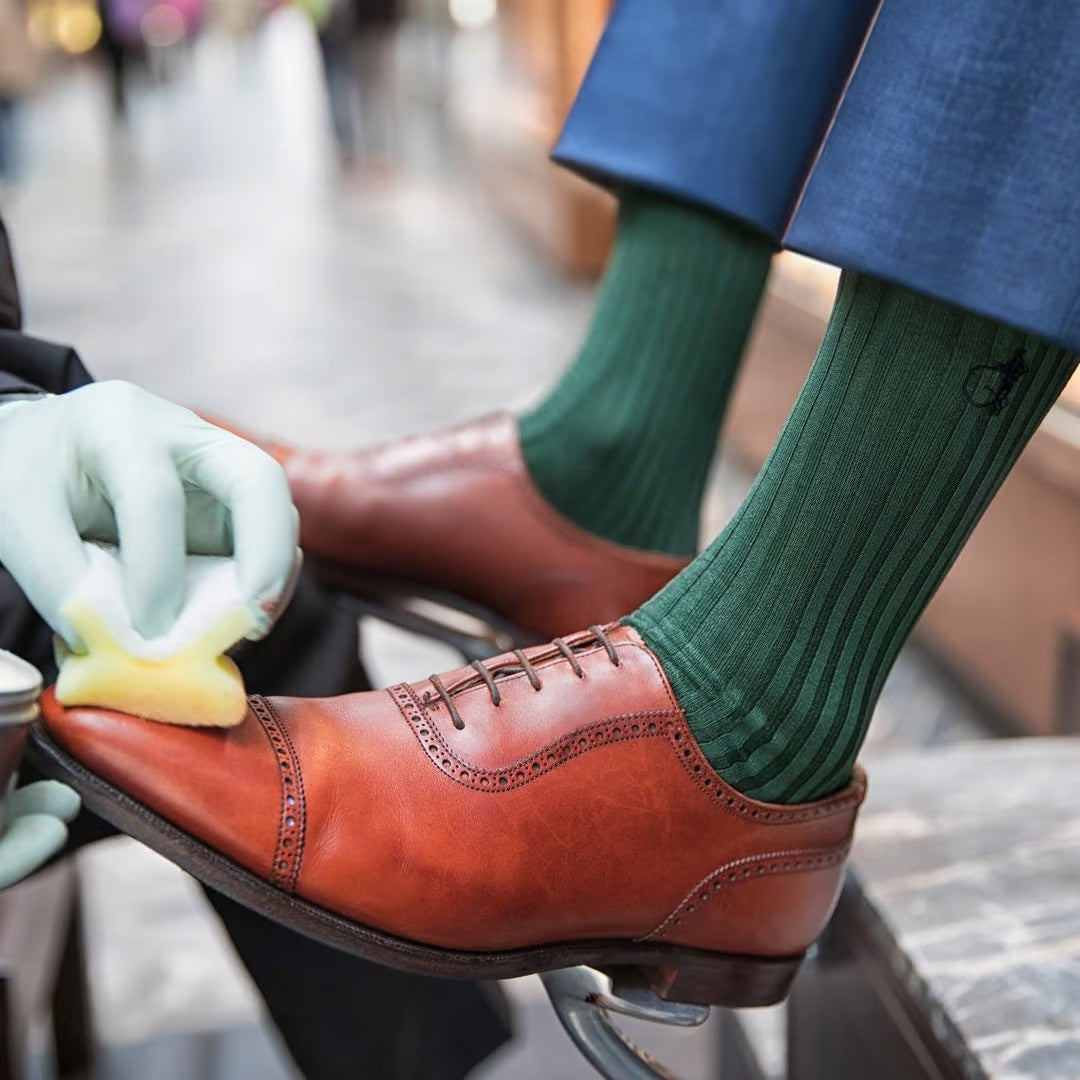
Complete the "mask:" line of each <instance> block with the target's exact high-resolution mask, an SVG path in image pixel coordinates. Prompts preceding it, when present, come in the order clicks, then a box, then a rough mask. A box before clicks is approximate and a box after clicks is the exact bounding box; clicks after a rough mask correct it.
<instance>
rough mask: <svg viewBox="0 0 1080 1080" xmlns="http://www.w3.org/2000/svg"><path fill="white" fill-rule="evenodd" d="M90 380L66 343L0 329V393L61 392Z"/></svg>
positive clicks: (87, 373) (73, 351)
mask: <svg viewBox="0 0 1080 1080" xmlns="http://www.w3.org/2000/svg"><path fill="white" fill-rule="evenodd" d="M92 381H93V379H92V378H91V377H90V373H89V372H88V371H87V370H86V368H85V367H84V366H83V363H82V361H81V360H80V359H79V355H78V353H76V352H75V350H74V349H72V348H71V347H70V346H68V345H54V344H53V343H52V342H50V341H42V340H41V339H40V338H34V337H30V336H29V335H27V334H21V333H19V332H18V331H17V330H0V395H3V394H11V393H27V392H33V391H34V390H44V391H46V392H47V393H50V394H63V393H66V392H67V391H68V390H75V389H77V388H78V387H80V386H85V385H86V384H87V383H89V382H92Z"/></svg>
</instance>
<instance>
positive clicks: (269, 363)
mask: <svg viewBox="0 0 1080 1080" xmlns="http://www.w3.org/2000/svg"><path fill="white" fill-rule="evenodd" d="M476 48H477V46H476V43H475V42H474V43H472V44H470V49H472V50H473V52H472V55H474V56H475V55H476V52H475V50H476ZM401 52H402V56H403V57H404V59H405V61H406V63H405V65H404V66H403V70H402V75H403V78H402V90H401V115H402V117H403V118H404V123H405V125H406V126H405V129H404V137H403V139H402V144H403V147H404V149H403V153H402V159H401V161H400V162H399V166H398V168H397V170H396V174H395V176H394V177H393V178H392V179H387V178H380V179H368V180H365V179H363V178H350V179H342V178H341V177H340V176H339V175H338V174H337V171H336V168H335V165H334V161H333V157H332V154H331V151H330V147H329V142H328V139H327V137H326V134H325V113H324V104H323V99H322V96H321V88H320V84H319V80H318V73H317V67H316V54H315V50H314V46H313V43H312V41H311V38H310V34H309V33H308V32H307V29H306V27H305V25H304V24H303V23H302V21H301V18H300V16H298V15H297V14H296V13H295V12H289V11H285V12H282V13H280V14H279V15H277V16H275V17H274V18H273V19H272V20H271V22H270V24H269V25H267V26H266V27H265V28H264V31H263V32H262V34H261V35H260V37H259V38H258V39H257V40H255V41H253V42H248V43H242V44H239V45H238V44H235V43H232V42H230V41H227V40H225V39H221V38H208V39H207V40H204V41H203V42H201V43H200V44H199V45H198V46H197V47H196V48H195V50H194V51H193V52H192V53H191V55H190V56H189V57H186V58H180V59H179V61H178V62H177V63H176V64H175V65H174V66H175V71H174V73H173V79H172V80H171V81H170V82H168V83H165V84H159V85H149V84H147V85H143V86H141V87H139V88H137V93H136V94H135V96H134V99H133V108H132V117H131V124H130V128H129V130H128V131H127V132H116V131H113V130H111V129H110V126H109V123H108V119H107V111H106V99H105V93H104V88H103V86H102V85H101V83H100V82H99V81H98V79H97V77H96V74H95V73H94V72H93V71H92V70H89V69H85V68H79V69H75V70H72V71H68V72H64V73H62V74H61V75H59V76H58V77H57V78H56V79H54V80H53V82H52V83H51V84H50V86H49V87H48V88H47V90H46V91H45V92H44V93H43V95H42V96H41V97H40V98H39V99H38V100H36V101H35V102H34V103H33V104H32V105H31V106H30V107H29V108H28V109H27V110H26V111H25V114H24V116H23V118H22V134H23V143H24V146H25V151H26V165H25V175H24V178H23V179H22V181H21V182H20V183H19V184H17V185H15V187H14V188H12V189H11V190H9V191H8V192H7V193H6V194H5V197H4V209H5V214H6V216H7V218H8V221H9V224H10V226H11V228H12V230H13V233H14V238H15V246H16V250H17V256H18V261H19V265H20V269H21V272H22V277H23V283H24V290H25V294H26V307H27V312H28V322H29V327H30V329H32V330H33V331H34V332H36V333H39V334H41V335H42V336H49V337H53V338H56V339H60V340H65V341H71V342H74V343H76V344H77V345H78V347H79V348H80V350H81V352H82V354H83V356H84V358H85V360H86V361H87V363H88V364H89V366H90V367H91V369H92V370H93V371H94V372H95V373H96V375H97V376H98V377H100V378H125V379H131V380H133V381H136V382H139V383H140V384H142V385H143V386H145V387H147V388H149V389H151V390H154V391H156V392H158V393H160V394H162V395H164V396H167V397H170V398H173V399H175V400H178V401H181V402H185V403H189V404H191V405H192V406H194V407H197V408H200V409H204V410H208V411H212V412H214V413H217V414H219V415H223V416H228V417H232V418H234V419H236V420H238V421H242V422H244V423H246V424H249V425H252V426H254V427H256V428H259V429H262V430H265V431H268V432H273V433H276V434H280V435H283V436H287V437H289V438H292V439H296V440H301V441H306V442H309V443H313V444H320V445H324V446H348V445H359V444H362V443H368V442H373V441H376V440H379V439H382V438H385V437H388V436H393V435H396V434H399V433H404V432H411V431H419V430H424V429H434V428H437V427H440V426H443V425H446V424H449V423H452V422H455V421H458V420H462V419H466V418H469V417H473V416H476V415H478V414H480V413H483V412H485V411H489V410H491V409H495V408H501V407H506V406H511V407H517V406H520V405H522V404H524V403H526V402H528V401H529V400H530V399H532V398H533V397H534V396H535V395H536V394H538V393H539V392H540V390H541V389H542V388H543V386H544V385H545V384H547V383H549V382H550V381H551V380H552V379H553V378H554V376H555V375H556V373H557V372H558V370H559V369H560V367H561V366H562V364H563V363H564V362H565V359H566V358H567V357H568V356H569V354H570V352H571V350H572V347H573V344H574V341H575V340H576V338H577V336H578V335H579V333H580V330H581V327H582V326H583V324H584V321H585V319H586V317H587V312H588V306H589V299H590V292H589V290H588V289H587V288H584V287H582V286H575V285H570V284H567V283H566V282H564V281H562V280H561V279H559V278H558V277H557V276H556V275H555V274H554V273H553V272H552V271H551V270H550V269H549V268H548V267H546V266H545V265H543V264H541V263H539V262H538V261H536V260H535V259H534V258H533V257H532V255H531V254H530V253H529V252H528V251H526V250H524V249H523V248H522V247H521V245H520V243H519V241H518V238H517V237H516V235H515V234H513V233H512V232H511V231H509V229H508V228H507V226H506V225H505V224H504V223H503V222H502V221H501V220H500V219H499V218H497V217H496V216H495V215H494V214H493V212H492V211H491V210H490V208H489V207H488V206H487V205H486V204H485V202H484V200H483V197H482V195H481V194H480V193H479V192H478V191H477V190H476V189H475V188H473V187H472V186H471V185H470V184H469V183H468V182H467V177H466V176H465V174H464V173H463V171H462V170H461V169H460V168H459V167H458V165H457V163H456V161H455V155H454V151H453V141H452V139H449V138H448V137H447V129H446V126H445V103H446V101H447V99H448V98H449V97H452V87H453V82H452V78H453V75H454V71H455V67H454V64H455V56H454V52H453V50H450V51H446V50H445V49H444V48H443V45H442V44H441V43H440V39H438V38H435V37H431V36H427V35H425V34H424V33H419V32H414V33H412V34H411V35H410V36H408V37H407V38H406V40H405V41H404V42H403V43H402V49H401ZM448 73H449V76H450V79H451V81H450V82H449V83H447V81H446V79H447V74H448ZM746 480H747V478H746V477H744V476H741V475H739V474H738V473H737V472H735V471H734V470H732V469H730V468H728V467H726V466H725V467H723V468H721V469H720V470H719V472H718V476H717V479H716V481H715V483H714V486H713V490H712V491H711V494H710V504H709V513H708V519H709V523H710V527H711V528H713V529H715V528H716V527H718V525H719V524H720V523H722V521H723V520H724V519H725V518H726V516H727V514H728V513H730V511H731V509H733V507H734V505H736V504H737V502H738V500H739V498H741V495H742V492H743V490H744V488H745V484H746ZM368 646H369V648H370V649H371V652H372V666H373V669H374V671H375V673H376V674H377V676H378V677H379V678H380V679H383V680H390V679H394V678H398V677H405V676H414V675H415V672H416V670H424V671H428V670H437V669H438V668H439V667H440V666H446V665H447V662H448V661H449V660H451V659H452V658H450V657H447V656H446V655H445V654H441V655H440V654H439V653H438V650H437V648H435V647H432V646H430V645H423V644H417V643H416V642H415V641H413V640H409V639H405V638H403V637H402V636H401V635H399V634H397V633H395V632H393V631H389V630H376V631H375V632H373V633H371V634H369V635H368ZM425 665H426V666H425ZM913 703H914V707H913ZM972 730H974V729H973V728H972V725H971V721H970V718H968V717H966V714H965V712H964V708H963V705H962V703H959V702H958V701H957V700H956V698H955V697H954V696H953V695H952V694H951V693H950V692H949V691H948V689H947V688H945V687H942V686H941V685H940V683H939V682H938V681H936V680H935V679H934V678H933V677H932V673H928V671H927V669H926V667H925V665H924V664H923V663H922V662H921V661H920V660H919V659H918V657H917V656H915V655H913V654H906V655H905V657H904V659H903V661H902V663H901V664H900V665H899V667H898V671H897V674H896V675H895V676H894V679H893V680H892V681H891V682H890V685H889V689H888V690H887V692H886V695H885V698H884V702H883V707H882V710H881V711H880V715H879V717H878V718H877V720H876V721H875V726H874V735H872V738H873V739H875V740H876V741H878V742H881V741H885V742H893V741H901V742H903V741H911V740H914V741H924V740H926V741H932V740H936V739H939V738H943V737H944V738H948V737H954V736H955V735H956V734H957V733H966V732H970V731H972ZM879 733H880V734H879ZM83 869H84V872H85V881H86V886H87V890H88V918H89V921H90V929H91V933H90V942H91V948H92V956H91V960H92V976H93V981H94V990H95V998H96V1004H97V1010H96V1022H97V1026H98V1032H99V1038H100V1040H101V1042H102V1045H103V1048H104V1051H103V1056H102V1073H101V1074H102V1076H104V1077H107V1078H109V1080H121V1078H124V1080H127V1078H132V1080H135V1078H139V1080H141V1078H144V1077H146V1076H151V1075H152V1076H154V1077H155V1080H173V1078H175V1080H186V1078H191V1077H197V1078H198V1080H218V1078H220V1080H240V1078H245V1080H246V1078H248V1077H252V1078H255V1077H258V1078H259V1080H278V1078H282V1080H283V1078H285V1077H288V1076H290V1075H293V1073H292V1071H291V1067H290V1066H289V1065H288V1064H287V1063H286V1062H285V1060H284V1059H283V1057H282V1055H281V1052H280V1048H279V1046H278V1044H277V1042H276V1037H275V1036H274V1034H273V1032H272V1031H271V1030H270V1029H269V1028H268V1026H267V1025H266V1024H265V1022H264V1020H263V1013H262V1008H261V1004H260V1002H259V1000H258V997H257V995H256V994H255V992H254V990H253V988H252V987H251V986H250V984H249V983H248V982H247V980H246V977H245V976H244V975H243V973H242V972H241V970H240V968H239V965H238V964H237V962H236V960H235V959H234V958H233V957H232V955H231V953H230V951H229V948H228V945H227V942H226V940H225V938H224V936H223V934H222V932H221V930H220V928H219V927H218V925H217V924H216V922H215V921H214V919H213V918H212V917H211V916H210V915H209V914H208V912H207V910H206V908H205V905H204V903H203V901H202V898H201V896H200V895H199V893H198V891H197V889H195V888H194V886H193V884H192V883H191V882H190V881H189V880H188V879H186V878H185V877H184V876H183V875H182V874H180V873H179V872H178V871H176V870H175V869H174V868H172V867H171V866H170V865H168V864H167V863H165V862H163V861H162V860H160V859H158V858H157V857H155V856H153V855H151V854H150V853H149V852H147V851H145V850H143V849H141V848H139V847H138V846H137V845H134V844H133V843H131V842H129V841H126V840H115V841H109V842H107V843H105V844H102V845H99V846H98V847H97V849H95V850H94V851H91V852H87V853H85V854H84V856H83ZM511 993H512V995H513V997H514V999H515V1001H516V1002H517V1004H518V1019H519V1026H520V1029H521V1036H520V1037H519V1039H518V1040H517V1042H516V1043H515V1045H514V1046H513V1047H511V1048H509V1049H508V1050H507V1051H505V1052H504V1053H503V1054H501V1055H500V1056H499V1058H498V1059H497V1060H496V1061H494V1062H492V1063H491V1064H490V1065H489V1066H487V1067H485V1069H483V1070H482V1072H481V1075H482V1077H483V1078H484V1080H509V1078H511V1077H513V1078H514V1080H528V1078H530V1077H537V1078H539V1077H545V1078H548V1080H559V1078H567V1080H571V1078H578V1077H582V1078H585V1077H588V1076H591V1075H592V1073H591V1071H590V1070H589V1069H588V1067H586V1066H585V1065H584V1064H583V1063H582V1062H581V1060H580V1059H579V1058H578V1057H577V1056H576V1054H575V1053H574V1051H573V1050H572V1048H571V1047H570V1045H569V1043H568V1042H567V1041H566V1039H565V1037H564V1036H563V1035H562V1033H561V1031H560V1030H559V1029H558V1028H557V1025H556V1023H555V1021H554V1019H553V1016H552V1014H551V1011H550V1009H549V1008H548V1007H547V1005H546V1003H545V1001H544V999H543V997H542V992H541V991H540V989H539V985H538V983H537V982H536V980H522V981H519V982H517V983H515V984H513V986H512V987H511ZM649 1045H651V1046H655V1048H656V1049H657V1050H658V1051H662V1052H664V1053H665V1054H666V1055H667V1056H668V1058H669V1059H670V1060H672V1061H673V1063H675V1064H677V1065H678V1068H679V1069H680V1071H681V1074H682V1075H683V1076H685V1077H687V1078H688V1080H694V1078H698V1077H700V1078H704V1077H706V1076H709V1075H712V1071H713V1066H712V1061H713V1055H714V1051H715V1046H714V1036H712V1035H711V1034H710V1033H709V1032H708V1031H706V1032H695V1033H691V1034H686V1033H677V1034H674V1035H672V1036H670V1037H669V1038H667V1039H666V1040H664V1041H663V1043H662V1044H656V1043H653V1044H649ZM364 1075H366V1074H365V1072H364V1069H363V1066H362V1064H361V1063H358V1067H357V1076H358V1077H359V1076H364Z"/></svg>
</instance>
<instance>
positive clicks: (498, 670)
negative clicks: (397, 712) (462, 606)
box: [424, 626, 619, 731]
mask: <svg viewBox="0 0 1080 1080" xmlns="http://www.w3.org/2000/svg"><path fill="white" fill-rule="evenodd" d="M588 633H589V635H590V636H589V637H583V638H582V639H581V640H580V641H575V642H574V644H573V645H571V644H569V643H568V642H567V641H566V640H565V639H564V638H555V640H554V641H552V643H551V644H550V645H547V646H542V647H541V651H540V652H534V655H533V656H532V658H531V659H530V658H529V657H528V656H526V655H525V653H524V651H523V650H521V649H515V650H514V651H513V656H514V659H513V660H504V661H501V662H498V663H492V664H491V665H490V666H488V664H485V663H484V662H483V661H481V660H474V661H473V662H472V663H471V664H470V665H469V666H470V667H471V668H472V669H473V670H474V671H475V672H476V678H467V679H465V680H464V681H463V682H461V683H458V685H457V686H455V687H454V688H453V689H452V690H451V689H447V687H446V684H445V683H444V682H443V681H442V679H441V678H439V676H438V675H431V676H429V681H430V682H431V685H432V686H433V687H434V688H435V694H434V695H431V694H425V695H424V699H425V701H431V700H432V698H433V696H434V697H438V698H439V700H440V701H442V703H443V704H444V705H445V706H446V708H447V709H448V710H449V712H450V719H451V720H452V721H453V722H454V727H456V728H457V729H458V731H461V730H462V729H463V728H464V727H465V721H464V720H462V719H461V714H460V713H459V712H458V709H457V706H456V705H455V704H454V695H455V694H460V693H461V692H462V691H464V690H472V689H474V688H475V687H477V686H480V685H484V686H486V687H487V688H488V693H490V694H491V701H492V704H493V705H495V706H496V708H497V707H498V706H499V705H500V704H501V703H502V692H501V691H500V690H499V686H498V683H497V681H496V680H497V679H500V678H505V677H506V676H507V675H516V674H519V673H521V672H524V674H525V675H526V677H527V678H528V680H529V684H530V685H531V686H532V688H533V690H535V691H536V692H537V693H539V692H540V691H541V690H543V688H544V684H543V681H542V680H541V678H540V675H539V673H538V672H537V670H536V665H537V664H540V663H544V662H545V661H548V660H553V659H555V658H557V657H562V659H564V660H566V661H567V662H568V663H569V664H570V666H571V668H572V669H573V672H574V674H575V675H576V676H577V677H578V678H579V679H583V678H585V669H584V668H582V666H581V663H580V661H579V660H578V658H577V653H579V652H582V651H584V650H585V649H588V648H592V646H593V645H594V644H596V643H597V642H598V643H599V644H600V645H602V646H603V647H604V651H605V652H606V653H607V655H608V659H609V660H610V661H611V663H612V664H613V665H614V666H615V667H618V666H619V654H618V652H616V650H615V646H614V645H613V644H612V642H611V639H610V638H609V637H608V636H607V633H606V632H605V631H604V629H603V628H602V627H600V626H590V627H589V630H588Z"/></svg>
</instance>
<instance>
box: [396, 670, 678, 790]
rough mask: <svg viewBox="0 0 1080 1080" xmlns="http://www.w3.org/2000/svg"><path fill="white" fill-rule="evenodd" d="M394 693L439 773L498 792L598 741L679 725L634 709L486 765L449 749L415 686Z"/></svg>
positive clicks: (660, 714) (634, 736)
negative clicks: (494, 766)
mask: <svg viewBox="0 0 1080 1080" xmlns="http://www.w3.org/2000/svg"><path fill="white" fill-rule="evenodd" d="M389 692H390V695H391V696H392V697H393V698H394V701H395V702H396V703H397V706H398V708H399V709H400V711H401V714H402V716H404V718H405V722H406V723H407V724H408V725H409V727H410V728H412V731H413V734H414V735H415V736H416V740H417V742H418V743H419V744H420V746H421V747H422V748H423V750H424V753H425V754H427V756H428V759H429V760H430V761H431V763H432V764H433V765H434V766H435V767H436V768H437V769H439V771H440V772H442V773H444V774H445V775H446V776H448V777H449V778H450V779H451V780H453V781H455V782H456V783H458V784H461V785H463V786H464V787H468V788H472V789H473V790H474V791H481V792H487V793H492V794H496V795H498V794H501V793H502V792H505V791H513V790H514V789H515V788H519V787H522V786H523V785H525V784H528V783H530V782H531V781H533V780H537V779H539V778H540V777H541V776H544V775H545V774H546V773H549V772H551V771H552V770H553V769H556V768H558V767H559V766H560V765H562V764H564V763H565V762H567V761H572V760H573V759H574V758H576V757H580V756H581V755H582V754H585V753H587V752H588V751H589V750H592V749H595V748H596V747H598V746H605V745H607V744H609V743H617V742H626V741H628V740H631V739H648V738H655V737H657V736H664V735H666V734H667V733H668V732H669V731H670V730H671V729H672V727H673V725H674V721H673V720H672V719H671V714H670V713H667V712H663V711H652V712H639V713H629V714H627V715H626V716H618V717H613V718H612V719H610V720H603V721H600V722H599V723H596V724H591V725H589V726H588V727H583V728H579V729H578V730H577V731H573V732H571V733H569V734H568V735H564V736H563V737H562V738H561V739H556V740H555V741H554V742H551V743H548V744H547V745H546V746H544V747H542V748H541V749H540V750H538V751H537V752H536V753H535V754H531V755H529V756H528V757H525V758H521V759H520V760H518V761H515V762H514V763H513V764H511V765H507V766H506V767H505V768H502V769H481V768H478V767H477V766H475V765H473V764H471V763H470V762H468V761H465V760H463V759H462V758H461V757H459V756H458V755H457V754H456V753H455V752H454V751H453V750H451V749H450V747H449V745H448V744H447V742H446V740H445V738H443V735H442V732H440V731H439V729H438V727H437V726H436V725H435V724H433V723H432V722H431V721H430V720H429V719H428V718H427V716H426V713H427V710H428V705H425V703H424V702H422V701H421V700H420V699H419V698H418V697H417V696H416V694H415V693H414V691H413V690H412V688H411V687H410V686H408V685H406V684H405V683H401V684H400V685H398V686H393V687H391V688H390V691H389Z"/></svg>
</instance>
